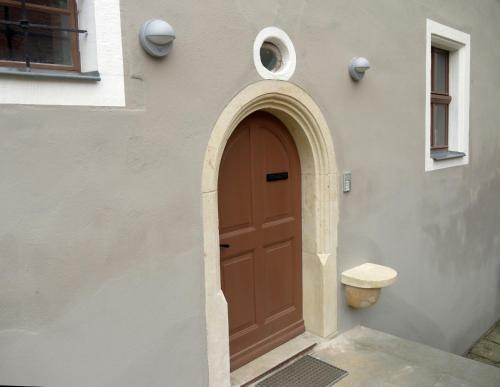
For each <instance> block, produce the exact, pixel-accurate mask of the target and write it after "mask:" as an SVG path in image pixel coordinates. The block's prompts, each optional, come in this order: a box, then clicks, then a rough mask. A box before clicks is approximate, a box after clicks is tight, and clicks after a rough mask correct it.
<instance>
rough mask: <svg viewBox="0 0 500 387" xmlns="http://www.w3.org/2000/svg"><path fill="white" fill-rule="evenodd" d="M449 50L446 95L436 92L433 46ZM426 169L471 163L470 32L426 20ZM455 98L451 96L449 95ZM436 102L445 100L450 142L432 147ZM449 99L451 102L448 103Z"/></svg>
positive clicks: (432, 169)
mask: <svg viewBox="0 0 500 387" xmlns="http://www.w3.org/2000/svg"><path fill="white" fill-rule="evenodd" d="M434 47H435V48H437V49H441V50H444V51H447V52H448V55H449V58H448V76H447V79H448V85H447V95H446V94H443V93H442V92H441V93H433V91H434V90H433V73H434V72H433V68H432V62H433V61H432V56H433V48H434ZM425 70H426V76H425V79H426V95H425V125H424V127H425V150H424V152H425V153H424V154H425V170H426V171H434V170H439V169H443V168H449V167H455V166H460V165H467V164H468V163H469V100H470V35H469V34H467V33H465V32H462V31H459V30H456V29H454V28H451V27H448V26H445V25H443V24H440V23H437V22H435V21H433V20H430V19H427V34H426V67H425ZM449 97H452V98H449ZM433 102H434V103H435V102H439V103H446V105H447V106H448V108H447V109H446V110H448V113H447V115H446V116H447V117H446V121H447V122H446V126H447V128H448V130H447V139H446V140H447V141H446V142H447V145H448V147H447V148H445V147H438V148H434V149H433V142H432V139H433V137H432V136H433V131H434V128H433V127H432V125H433V122H432V121H433ZM448 102H449V103H448Z"/></svg>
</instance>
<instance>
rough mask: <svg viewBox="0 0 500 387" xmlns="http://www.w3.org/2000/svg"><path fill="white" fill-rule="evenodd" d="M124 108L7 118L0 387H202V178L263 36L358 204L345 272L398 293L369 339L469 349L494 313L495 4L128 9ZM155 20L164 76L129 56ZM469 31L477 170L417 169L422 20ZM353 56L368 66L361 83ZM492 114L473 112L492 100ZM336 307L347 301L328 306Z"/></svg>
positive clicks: (497, 182)
mask: <svg viewBox="0 0 500 387" xmlns="http://www.w3.org/2000/svg"><path fill="white" fill-rule="evenodd" d="M121 7H122V31H123V34H124V40H123V52H124V58H125V74H126V99H127V106H126V108H123V109H121V108H116V109H114V108H113V109H108V108H79V107H64V108H63V107H56V106H54V107H50V106H45V107H38V106H7V105H3V106H0V138H1V141H0V181H1V184H0V214H1V221H0V281H1V282H0V284H1V287H0V384H25V385H47V386H68V385H69V386H89V385H92V386H137V385H148V386H163V385H165V384H168V385H174V386H187V385H189V386H204V385H207V383H208V366H207V355H206V327H205V305H204V300H205V296H204V267H203V238H202V216H201V213H202V211H201V173H202V164H203V158H204V156H205V150H206V146H207V143H208V140H209V137H210V133H211V131H212V129H213V126H214V124H215V122H216V120H217V118H218V116H219V115H220V113H221V112H222V111H223V109H224V107H225V106H226V105H227V103H229V101H230V100H231V98H232V97H233V96H234V95H235V94H236V93H238V92H239V91H240V90H242V89H243V88H244V87H246V86H247V85H249V84H252V83H254V82H256V81H259V77H258V75H257V73H256V71H255V69H254V67H253V62H252V44H253V39H254V37H255V36H256V34H257V33H258V31H259V30H260V29H261V28H263V27H266V26H269V25H276V26H278V27H280V28H282V29H284V30H285V31H286V32H287V33H288V34H289V36H290V37H291V39H292V40H293V42H294V44H295V48H296V51H297V70H296V73H295V75H294V76H293V77H292V79H291V82H293V83H295V84H297V85H298V86H300V87H301V88H303V89H304V90H306V91H307V93H308V94H309V95H310V96H311V97H312V98H313V99H314V101H315V103H316V104H317V105H318V106H319V107H320V109H321V111H322V113H323V115H324V117H325V119H326V121H327V123H328V126H329V128H330V129H331V131H332V137H333V140H334V146H335V151H336V157H337V164H338V166H339V170H340V171H342V170H351V171H352V173H353V191H352V192H351V193H349V194H347V195H342V196H341V197H340V202H339V209H340V215H339V234H338V250H337V257H338V270H337V271H338V273H340V272H342V271H343V270H345V269H347V268H349V267H352V266H355V265H357V264H360V263H363V262H365V261H367V260H370V261H373V262H376V263H380V264H384V265H388V266H391V267H394V268H395V269H396V270H397V271H398V272H399V281H398V282H397V284H395V285H394V286H392V287H389V288H387V289H384V291H383V292H382V295H381V299H380V300H379V302H378V304H377V305H376V306H375V307H373V308H370V309H367V310H365V311H356V312H355V311H352V310H350V309H348V307H347V306H346V305H345V303H344V301H343V298H342V297H341V296H340V298H339V310H338V316H339V324H340V328H341V329H347V328H349V327H351V326H352V325H354V324H358V323H362V324H364V325H367V326H369V327H371V328H375V329H380V330H382V331H386V332H389V333H393V334H396V335H400V336H403V337H406V338H410V339H415V340H418V341H421V342H424V343H428V344H431V345H434V346H436V347H439V348H442V349H445V350H451V351H454V352H457V353H459V352H463V351H464V350H465V349H466V348H467V346H468V345H469V344H471V343H472V342H473V341H474V340H475V339H476V338H477V337H478V336H479V335H480V333H481V332H482V331H484V330H485V329H486V328H487V326H488V325H489V324H490V323H491V322H492V321H493V320H494V319H496V318H498V315H499V314H500V298H499V296H498V294H499V291H498V289H499V284H500V262H499V251H500V238H499V237H498V229H499V227H500V220H499V219H500V213H499V211H500V210H499V208H500V207H499V206H498V197H499V195H500V152H499V148H500V137H499V135H498V126H499V124H498V123H499V122H500V109H498V101H499V100H500V75H499V74H500V73H499V72H498V71H497V69H498V64H499V63H500V53H499V52H500V51H498V44H497V42H498V38H499V37H500V24H499V23H498V20H500V4H499V2H498V1H496V0H478V1H474V2H470V1H466V0H460V1H456V0H444V1H440V2H436V1H431V0H419V1H416V0H408V1H405V2H401V1H396V0H380V1H377V2H374V1H369V0H361V1H357V2H352V1H347V0H339V1H323V0H322V1H320V0H313V1H307V2H306V1H298V0H297V1H271V2H270V1H264V0H262V1H261V0H257V1H251V2H249V1H239V0H238V1H193V0H185V1H182V2H165V1H159V0H154V1H153V0H151V1H148V2H136V1H130V0H124V1H122V2H121ZM151 17H163V18H165V19H166V20H167V21H169V22H170V23H172V25H173V26H174V27H175V29H176V31H177V33H178V35H177V36H178V38H177V40H176V42H175V47H174V50H173V52H172V53H171V55H170V56H169V57H168V58H167V59H166V60H164V61H157V60H153V59H151V58H149V57H147V55H146V54H144V53H143V52H142V51H141V49H140V47H139V44H138V39H137V31H138V29H139V27H140V25H141V23H142V22H143V21H145V20H146V19H148V18H151ZM428 17H429V18H432V19H434V20H436V21H438V22H441V23H444V24H448V25H450V26H452V27H454V28H457V29H460V30H463V31H465V32H468V33H470V34H471V38H472V77H471V78H472V83H471V125H470V127H471V138H470V153H471V154H470V165H469V166H466V167H459V168H454V169H447V170H442V171H436V172H432V173H425V172H424V160H423V154H424V148H423V147H424V134H423V133H424V103H425V102H424V101H425V95H424V93H425V69H424V68H425V52H424V47H425V19H426V18H428ZM355 55H363V56H366V57H368V58H369V59H370V61H371V63H372V66H373V67H372V69H371V70H370V71H369V73H368V74H367V76H366V78H365V79H364V81H363V82H361V83H359V84H354V83H352V82H351V81H350V79H349V78H348V75H347V64H348V62H349V60H350V59H351V58H352V57H353V56H355ZM485 95H486V96H488V98H484V96H485ZM340 294H341V293H340Z"/></svg>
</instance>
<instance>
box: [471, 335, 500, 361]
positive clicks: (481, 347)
mask: <svg viewBox="0 0 500 387" xmlns="http://www.w3.org/2000/svg"><path fill="white" fill-rule="evenodd" d="M471 353H473V354H474V355H478V356H481V357H484V358H486V359H488V360H491V361H492V362H493V363H500V344H497V343H494V342H492V341H489V340H486V339H481V340H479V342H478V343H477V344H475V345H474V347H472V349H471Z"/></svg>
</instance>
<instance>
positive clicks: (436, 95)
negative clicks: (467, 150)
mask: <svg viewBox="0 0 500 387" xmlns="http://www.w3.org/2000/svg"><path fill="white" fill-rule="evenodd" d="M439 54H440V55H443V57H444V59H445V72H444V80H445V82H444V83H445V88H444V91H442V92H439V91H437V90H436V87H435V85H436V82H437V79H436V77H437V70H436V66H435V64H436V62H437V59H436V57H437V55H439ZM431 58H432V59H431V63H432V64H431V69H432V70H431V152H432V151H436V150H441V151H443V150H445V151H447V150H448V131H449V114H450V113H449V112H450V103H451V100H452V97H451V96H450V53H449V51H447V50H443V49H441V48H438V47H434V46H432V48H431ZM436 105H443V106H444V107H445V125H444V144H439V145H436V144H435V143H434V141H435V138H436V129H435V127H434V124H435V119H434V109H435V108H436Z"/></svg>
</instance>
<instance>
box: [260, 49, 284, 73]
mask: <svg viewBox="0 0 500 387" xmlns="http://www.w3.org/2000/svg"><path fill="white" fill-rule="evenodd" d="M260 61H261V62H262V65H263V66H264V67H265V68H266V69H268V70H269V71H273V72H275V71H278V70H279V69H280V68H281V65H282V62H283V59H282V56H281V51H280V49H279V48H278V46H276V45H275V44H273V43H271V42H264V43H263V44H262V46H261V47H260Z"/></svg>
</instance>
